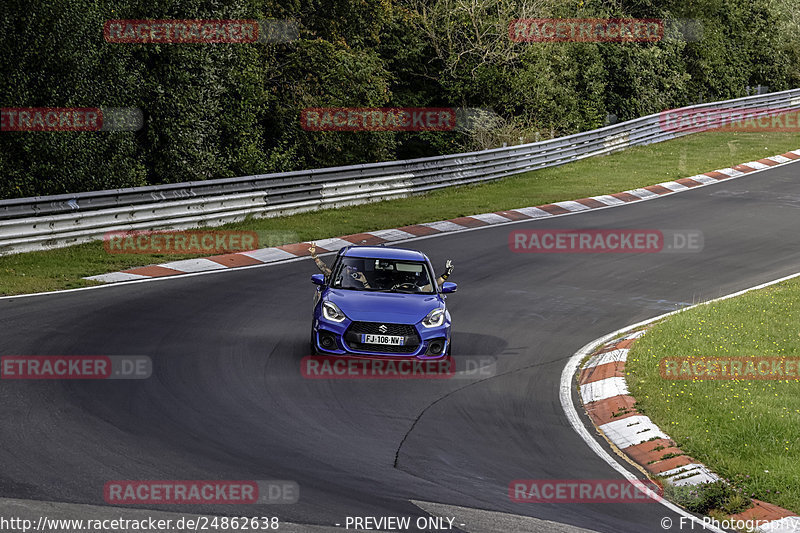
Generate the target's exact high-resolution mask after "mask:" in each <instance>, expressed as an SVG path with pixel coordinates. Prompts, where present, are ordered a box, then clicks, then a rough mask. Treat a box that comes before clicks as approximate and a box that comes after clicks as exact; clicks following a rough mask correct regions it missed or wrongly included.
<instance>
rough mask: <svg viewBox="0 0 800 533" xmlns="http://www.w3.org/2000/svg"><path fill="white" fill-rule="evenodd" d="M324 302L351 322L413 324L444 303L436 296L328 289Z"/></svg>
mask: <svg viewBox="0 0 800 533" xmlns="http://www.w3.org/2000/svg"><path fill="white" fill-rule="evenodd" d="M326 299H328V300H330V301H331V302H333V303H335V304H336V305H337V306H338V307H339V309H341V310H342V311H343V312H344V314H346V315H347V317H348V318H349V319H351V320H358V321H360V322H391V323H395V324H416V323H417V322H419V321H420V320H422V319H423V318H425V316H426V315H427V314H428V313H430V312H431V310H432V309H436V308H437V307H444V303H443V302H442V301H441V299H440V298H439V296H438V295H436V294H401V293H393V292H391V293H390V292H369V291H349V290H336V289H331V290H330V291H328V294H327V295H326Z"/></svg>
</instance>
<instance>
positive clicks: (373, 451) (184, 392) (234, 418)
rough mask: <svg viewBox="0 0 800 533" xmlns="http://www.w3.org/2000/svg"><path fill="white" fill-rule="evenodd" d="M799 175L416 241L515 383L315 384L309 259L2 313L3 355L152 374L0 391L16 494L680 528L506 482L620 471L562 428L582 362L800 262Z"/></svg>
mask: <svg viewBox="0 0 800 533" xmlns="http://www.w3.org/2000/svg"><path fill="white" fill-rule="evenodd" d="M798 173H800V165H797V164H790V165H784V166H781V167H778V168H775V169H770V170H767V171H763V172H759V173H756V174H752V175H749V176H744V177H741V178H738V179H732V180H728V181H724V182H721V183H719V184H715V185H712V186H708V187H702V188H697V189H695V190H691V191H686V192H683V193H680V194H676V195H670V196H667V197H664V198H659V199H655V200H650V201H645V202H637V203H633V204H631V205H626V206H622V207H616V208H611V209H603V210H593V211H589V212H586V213H579V214H575V215H570V216H564V217H558V218H551V219H547V220H539V221H526V222H523V223H519V224H514V225H506V226H494V227H489V228H487V229H481V230H478V231H467V232H462V233H456V234H444V235H442V236H438V237H435V238H428V239H420V240H417V241H415V242H413V243H410V244H408V245H407V246H409V247H414V248H418V249H420V250H422V251H424V252H425V253H427V254H429V256H430V257H431V258H432V259H433V260H434V262H435V263H436V264H437V265H442V264H443V262H444V260H445V259H447V258H452V259H453V261H454V263H455V266H456V270H455V272H454V274H453V277H452V280H453V281H456V282H457V283H458V284H459V291H458V293H456V294H454V295H452V296H450V297H449V298H448V304H449V306H450V309H451V313H452V315H453V317H454V354H455V355H456V357H459V356H467V355H493V356H496V357H497V358H498V364H497V371H498V372H497V376H495V377H493V378H490V379H485V380H481V381H477V382H474V381H464V380H307V379H304V378H302V376H301V375H300V360H301V358H302V357H304V356H305V355H307V347H308V333H309V328H310V312H311V304H312V293H313V286H312V285H311V283H310V282H309V275H310V274H312V273H314V272H315V268H314V265H313V263H312V262H311V261H310V260H309V259H305V260H303V261H296V262H292V263H287V264H278V265H274V266H266V267H262V268H251V269H243V270H231V271H225V272H224V273H218V274H211V275H202V276H191V277H181V278H174V279H170V280H162V281H156V282H148V283H136V284H121V285H118V286H112V287H108V288H103V289H99V290H89V291H79V292H71V293H62V294H53V295H42V296H33V297H27V298H18V299H3V300H0V324H2V326H1V328H2V330H1V331H2V334H1V335H0V354H3V355H149V356H150V357H152V358H153V361H154V371H153V376H152V377H151V378H150V379H148V380H142V381H119V380H115V381H7V380H4V381H2V382H0V405H1V406H2V408H1V409H0V497H8V498H21V499H31V500H46V501H61V502H71V503H88V504H95V505H105V504H104V502H103V485H104V483H105V482H106V481H108V480H113V479H287V480H294V481H296V482H297V483H299V485H300V490H301V499H300V502H299V503H297V504H294V505H283V506H256V507H252V506H251V507H248V508H247V509H246V510H245V509H242V508H236V509H232V508H231V506H203V507H201V506H185V507H177V508H176V507H174V506H169V507H168V506H161V507H157V506H156V507H153V506H151V508H154V509H160V510H170V511H181V512H193V513H211V512H215V513H221V514H236V515H239V514H243V513H244V514H252V515H264V514H273V515H275V514H277V516H279V517H280V518H281V519H282V520H287V521H290V522H297V523H305V524H320V525H332V524H335V523H343V522H344V519H345V517H346V516H365V515H372V516H385V515H410V516H420V515H424V514H425V513H424V511H422V510H421V509H420V508H419V507H417V506H415V505H413V504H412V503H411V502H410V500H418V501H426V502H436V503H443V504H450V505H455V506H463V507H470V508H478V509H486V510H491V511H501V512H506V513H512V514H515V515H526V516H531V517H537V518H540V519H546V520H552V521H556V522H560V523H563V524H569V525H573V526H578V527H582V528H587V529H591V530H594V531H599V532H628V531H630V532H649V531H662V529H661V527H660V525H659V520H660V519H661V517H663V516H670V517H673V518H674V519H675V521H676V522H677V520H678V517H677V515H674V514H673V513H671V512H670V511H669V510H668V509H666V508H665V507H663V506H661V505H658V504H656V503H632V504H592V505H590V504H577V503H573V504H519V503H514V502H511V501H510V500H509V497H508V484H509V482H510V481H511V480H513V479H519V478H530V479H616V478H618V474H616V473H615V472H614V471H613V470H612V469H611V468H610V467H609V466H608V465H607V464H606V463H604V462H602V461H601V460H600V459H599V458H598V457H597V456H595V455H594V454H593V453H592V452H591V451H590V450H589V449H588V448H587V446H586V444H585V443H584V442H583V441H582V440H581V439H580V438H579V437H578V436H577V435H576V433H575V432H574V431H573V429H572V428H571V427H570V425H569V423H568V422H567V420H566V419H565V416H564V413H563V411H562V407H561V404H560V402H559V394H558V393H559V378H560V374H561V371H562V369H563V367H564V365H565V363H566V361H567V359H568V358H569V357H570V356H571V355H572V354H573V353H574V352H575V351H577V350H578V349H579V348H580V347H581V346H583V345H584V344H586V343H587V342H589V341H591V340H593V339H595V338H597V337H600V336H602V335H604V334H606V333H608V332H610V331H613V330H616V329H618V328H620V327H623V326H626V325H628V324H631V323H634V322H637V321H640V320H644V319H646V318H649V317H652V316H656V315H659V314H663V313H665V312H667V311H671V310H674V309H676V308H678V307H681V306H683V305H685V304H690V303H695V302H698V301H702V300H706V299H709V298H713V297H717V296H720V295H723V294H727V293H730V292H734V291H736V290H739V289H743V288H746V287H748V286H752V285H755V284H759V283H763V282H766V281H769V280H771V279H775V278H778V277H782V276H786V275H788V274H791V273H793V272H796V271H797V270H800V269H798V266H800V231H798V229H799V228H800V181H798V180H797V176H798ZM526 228H637V229H690V230H701V231H702V232H703V233H704V240H705V247H704V250H703V251H702V252H700V253H687V254H666V253H657V254H515V253H512V252H511V251H510V250H509V248H508V234H509V231H511V230H516V229H526ZM465 529H470V530H473V531H474V530H476V528H474V527H472V528H470V527H468V528H465ZM510 530H511V529H509V531H510ZM519 530H520V531H522V530H523V529H519ZM674 530H676V531H677V530H678V528H677V526H676V527H675V528H674Z"/></svg>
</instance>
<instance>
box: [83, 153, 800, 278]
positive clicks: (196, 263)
mask: <svg viewBox="0 0 800 533" xmlns="http://www.w3.org/2000/svg"><path fill="white" fill-rule="evenodd" d="M798 159H800V150H794V151H791V152H787V153H785V154H782V155H776V156H772V157H767V158H764V159H759V160H758V161H751V162H749V163H744V164H742V165H737V166H735V167H732V168H723V169H720V170H714V171H712V172H706V173H704V174H698V175H696V176H691V177H688V178H681V179H679V180H675V181H667V182H664V183H659V184H657V185H650V186H647V187H642V188H639V189H633V190H630V191H624V192H620V193H615V194H604V195H600V196H591V197H589V198H580V199H578V200H568V201H564V202H555V203H552V204H545V205H540V206H536V207H522V208H519V209H510V210H507V211H498V212H496V213H483V214H480V215H472V216H468V217H459V218H454V219H451V220H442V221H439V222H426V223H423V224H414V225H411V226H404V227H402V228H396V229H385V230H377V231H369V232H366V233H356V234H354V235H345V236H343V237H333V238H329V239H321V240H318V241H315V242H316V246H317V250H318V253H320V254H322V253H326V252H335V251H338V250H339V249H340V248H342V247H344V246H350V245H352V244H366V245H376V244H383V243H390V242H402V241H406V240H409V239H414V238H418V237H425V236H428V235H435V234H442V233H453V232H458V231H464V230H469V229H474V228H480V227H488V226H493V225H498V224H511V223H515V222H519V221H523V220H533V219H538V218H547V217H552V216H559V215H569V214H572V213H579V212H583V211H588V210H591V209H599V208H607V207H616V206H620V205H625V204H629V203H632V202H639V201H643V200H651V199H653V198H658V197H660V196H667V195H670V194H675V193H679V192H683V191H687V190H689V189H692V188H694V187H703V186H706V185H711V184H714V183H718V182H720V181H723V180H726V179H731V178H737V177H739V176H743V175H745V174H749V173H751V172H757V171H759V170H764V169H767V168H770V167H774V166H778V165H783V164H786V163H790V162H792V161H795V160H798ZM309 246H310V243H308V242H301V243H295V244H284V245H282V246H277V247H274V248H263V249H260V250H250V251H247V252H237V253H231V254H224V255H216V256H211V257H205V258H200V259H185V260H182V261H172V262H168V263H162V264H159V265H149V266H144V267H137V268H130V269H128V270H123V271H121V272H111V273H109V274H101V275H98V276H89V277H86V278H84V279H88V280H93V281H100V282H103V283H114V282H119V281H132V280H141V279H148V278H158V277H164V276H176V275H180V274H187V273H195V272H207V271H213V270H226V269H230V268H236V267H243V266H253V265H260V264H266V263H275V262H280V261H285V260H288V259H296V258H298V257H303V256H307V255H309V252H308V248H309Z"/></svg>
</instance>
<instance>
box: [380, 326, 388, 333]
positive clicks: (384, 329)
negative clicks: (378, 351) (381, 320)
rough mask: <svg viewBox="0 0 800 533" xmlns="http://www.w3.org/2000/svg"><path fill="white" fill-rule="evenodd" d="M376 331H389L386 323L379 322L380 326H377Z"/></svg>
mask: <svg viewBox="0 0 800 533" xmlns="http://www.w3.org/2000/svg"><path fill="white" fill-rule="evenodd" d="M378 331H380V332H381V333H386V332H387V331H389V328H387V327H386V324H381V325H380V326H378Z"/></svg>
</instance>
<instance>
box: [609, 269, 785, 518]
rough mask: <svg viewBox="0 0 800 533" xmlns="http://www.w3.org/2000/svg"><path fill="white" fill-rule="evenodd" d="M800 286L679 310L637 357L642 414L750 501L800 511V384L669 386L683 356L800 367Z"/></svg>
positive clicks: (643, 342)
mask: <svg viewBox="0 0 800 533" xmlns="http://www.w3.org/2000/svg"><path fill="white" fill-rule="evenodd" d="M798 324H800V279H797V278H795V279H792V280H788V281H785V282H782V283H780V284H777V285H774V286H771V287H767V288H764V289H760V290H757V291H752V292H749V293H747V294H744V295H742V296H738V297H736V298H731V299H728V300H723V301H720V302H716V303H713V304H709V305H701V306H698V307H696V308H694V309H690V310H687V311H684V312H682V313H678V314H677V315H674V316H672V317H670V318H668V319H666V320H664V321H663V322H660V323H658V324H657V325H655V326H654V327H653V329H652V330H651V331H650V332H649V333H648V334H647V335H644V336H643V337H642V338H640V339H639V340H638V341H637V342H636V343H635V344H634V345H633V349H632V351H631V353H630V354H629V356H628V360H627V363H626V366H625V368H626V372H627V373H628V377H627V379H628V387H629V389H630V391H631V394H632V395H633V396H634V397H635V398H636V400H637V404H636V407H637V408H638V409H639V410H640V411H641V412H643V413H645V414H646V415H647V416H649V417H650V418H651V419H652V420H653V421H654V422H655V423H656V424H658V426H659V427H661V428H662V429H664V430H665V431H666V433H667V434H668V435H670V437H672V438H673V439H674V440H675V442H676V443H677V444H678V446H679V447H680V448H681V449H682V450H683V451H684V452H686V453H687V454H688V455H690V456H692V457H694V458H696V459H698V460H699V461H701V462H702V463H703V464H705V465H707V466H708V467H709V468H711V469H712V470H713V471H715V472H717V473H718V474H720V475H721V476H722V477H723V478H725V479H728V480H729V481H730V482H731V483H732V484H733V485H734V486H735V487H737V488H739V489H741V490H742V494H743V495H744V496H746V497H752V498H757V499H760V500H763V501H767V502H770V503H774V504H777V505H780V506H781V507H784V508H786V509H790V510H792V511H794V512H796V513H800V429H799V428H800V381H798V380H797V379H783V380H777V379H776V380H743V379H739V380H720V379H705V380H701V379H694V380H668V379H664V378H662V375H661V373H660V365H659V362H660V361H661V360H662V359H664V358H680V357H693V356H694V357H714V358H726V357H746V358H751V357H753V358H754V357H787V358H794V359H797V360H798V363H800V332H798Z"/></svg>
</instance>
